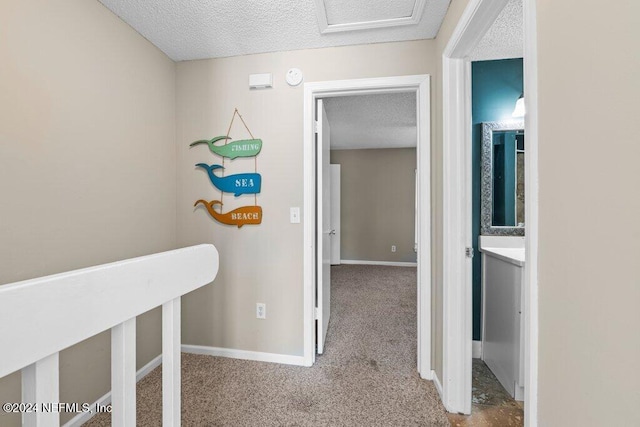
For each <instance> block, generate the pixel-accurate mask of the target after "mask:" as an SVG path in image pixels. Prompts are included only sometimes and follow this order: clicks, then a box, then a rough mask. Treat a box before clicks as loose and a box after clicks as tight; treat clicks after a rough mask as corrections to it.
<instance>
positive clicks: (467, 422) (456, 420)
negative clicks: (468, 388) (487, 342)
mask: <svg viewBox="0 0 640 427" xmlns="http://www.w3.org/2000/svg"><path fill="white" fill-rule="evenodd" d="M448 417H449V422H450V423H451V425H452V426H453V427H457V426H523V425H524V406H523V402H518V401H516V400H514V399H513V398H512V397H511V396H509V394H508V393H507V392H506V390H505V389H504V388H503V387H502V385H501V384H500V382H499V381H498V379H497V378H496V377H495V375H493V373H492V372H491V371H490V370H489V368H488V367H487V365H485V363H484V362H483V361H482V360H480V359H473V382H472V400H471V415H458V414H448Z"/></svg>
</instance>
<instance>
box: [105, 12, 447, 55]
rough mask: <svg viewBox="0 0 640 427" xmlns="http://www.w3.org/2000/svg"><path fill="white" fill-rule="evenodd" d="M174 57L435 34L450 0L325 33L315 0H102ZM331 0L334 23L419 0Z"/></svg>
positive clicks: (329, 14)
mask: <svg viewBox="0 0 640 427" xmlns="http://www.w3.org/2000/svg"><path fill="white" fill-rule="evenodd" d="M99 1H100V2H101V3H102V4H104V5H105V6H106V7H107V8H109V9H110V10H112V11H113V12H114V13H115V14H116V15H118V16H119V17H120V18H122V19H123V20H124V21H125V22H126V23H128V24H129V25H131V26H132V27H133V28H134V29H135V30H136V31H138V32H139V33H140V34H142V35H143V36H144V37H146V38H147V39H148V40H149V41H150V42H151V43H153V44H154V45H156V46H157V47H158V48H160V49H161V50H162V51H163V52H164V53H166V54H167V55H168V56H169V57H170V58H171V59H173V60H175V61H184V60H191V59H204V58H217V57H227V56H237V55H248V54H254V53H264V52H277V51H285V50H297V49H307V48H320V47H330V46H346V45H354V44H366V43H381V42H390V41H403V40H418V39H430V38H434V37H435V36H436V34H437V33H438V30H439V29H440V25H441V24H442V20H443V19H444V16H445V14H446V11H447V8H448V7H449V2H450V0H425V5H424V11H423V13H422V16H421V19H420V20H419V22H418V23H417V24H414V25H404V26H396V27H389V28H376V29H369V30H357V31H348V32H340V33H328V34H321V32H320V27H319V19H318V15H317V12H318V10H319V8H317V7H316V3H315V0H277V1H276V0H199V1H196V0H154V1H149V0H99ZM318 1H324V2H325V3H324V7H325V9H326V17H325V22H327V21H328V23H329V24H339V23H350V22H362V21H370V20H381V19H393V18H401V17H404V16H406V15H407V13H409V14H410V12H411V10H413V7H414V5H415V1H416V0H396V1H389V0H349V1H346V0H318Z"/></svg>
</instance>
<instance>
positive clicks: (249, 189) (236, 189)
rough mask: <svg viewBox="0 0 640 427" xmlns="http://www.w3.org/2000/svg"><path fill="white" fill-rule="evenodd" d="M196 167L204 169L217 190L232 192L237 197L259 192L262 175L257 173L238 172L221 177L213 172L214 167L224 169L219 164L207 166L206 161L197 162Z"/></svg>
mask: <svg viewBox="0 0 640 427" xmlns="http://www.w3.org/2000/svg"><path fill="white" fill-rule="evenodd" d="M196 167H199V168H202V169H204V170H206V171H207V174H208V175H209V180H211V183H212V184H213V185H215V187H216V188H217V189H218V190H220V191H223V192H225V193H233V194H234V195H235V196H236V197H238V196H240V195H242V194H257V193H259V192H260V187H261V186H262V177H261V176H260V174H259V173H240V174H236V175H229V176H224V177H222V176H218V175H216V174H214V173H213V171H214V170H216V169H224V167H222V166H220V165H211V166H209V165H208V164H206V163H198V164H197V165H196Z"/></svg>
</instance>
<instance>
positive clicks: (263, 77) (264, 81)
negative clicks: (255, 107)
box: [249, 73, 273, 89]
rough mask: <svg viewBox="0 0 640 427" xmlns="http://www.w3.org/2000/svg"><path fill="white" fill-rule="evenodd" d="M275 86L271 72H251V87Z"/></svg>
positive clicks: (265, 87)
mask: <svg viewBox="0 0 640 427" xmlns="http://www.w3.org/2000/svg"><path fill="white" fill-rule="evenodd" d="M272 86H273V76H272V74H271V73H264V74H249V89H267V88H270V87H272Z"/></svg>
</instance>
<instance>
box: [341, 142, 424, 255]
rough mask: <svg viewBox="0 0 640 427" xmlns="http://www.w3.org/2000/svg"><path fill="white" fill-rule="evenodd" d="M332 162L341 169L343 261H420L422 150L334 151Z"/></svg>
mask: <svg viewBox="0 0 640 427" xmlns="http://www.w3.org/2000/svg"><path fill="white" fill-rule="evenodd" d="M331 163H332V164H340V165H341V167H340V174H341V179H340V187H341V191H340V228H341V238H340V255H341V258H342V259H345V260H365V261H400V262H416V253H415V251H414V244H415V203H416V175H415V169H416V149H415V148H390V149H378V150H332V151H331ZM391 245H395V246H396V248H397V251H396V252H391Z"/></svg>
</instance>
